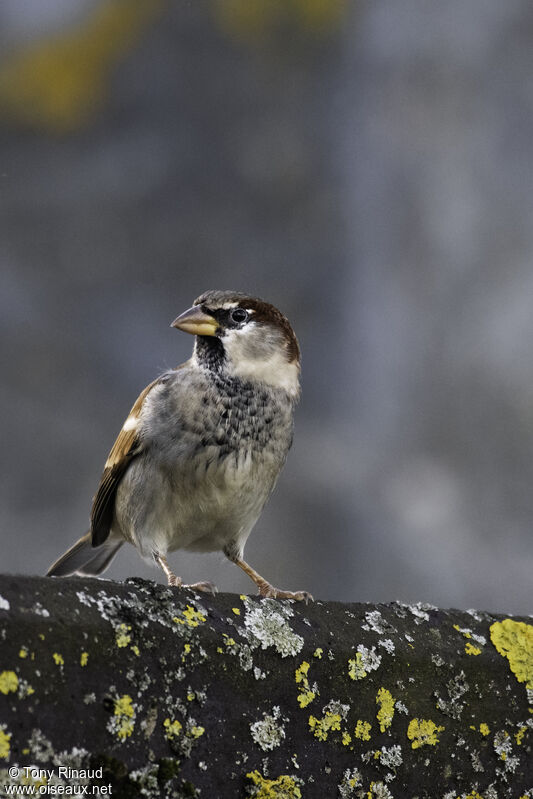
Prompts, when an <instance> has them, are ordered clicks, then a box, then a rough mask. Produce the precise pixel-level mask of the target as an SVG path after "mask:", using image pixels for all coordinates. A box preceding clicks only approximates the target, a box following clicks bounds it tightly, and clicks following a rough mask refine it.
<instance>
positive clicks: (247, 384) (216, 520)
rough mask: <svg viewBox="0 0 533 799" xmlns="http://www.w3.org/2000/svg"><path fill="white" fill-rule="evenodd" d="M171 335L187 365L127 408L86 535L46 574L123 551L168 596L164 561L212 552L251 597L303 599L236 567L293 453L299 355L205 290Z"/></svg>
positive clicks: (277, 332)
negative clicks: (134, 556) (129, 549)
mask: <svg viewBox="0 0 533 799" xmlns="http://www.w3.org/2000/svg"><path fill="white" fill-rule="evenodd" d="M171 326H172V327H175V328H178V329H179V330H184V331H186V332H187V333H192V334H193V335H195V336H196V339H195V344H194V349H193V354H192V357H191V358H190V360H188V361H187V362H186V363H184V364H182V365H181V366H178V367H177V368H176V369H172V370H171V371H168V372H165V373H164V374H163V375H162V376H161V377H159V378H158V379H157V380H154V382H153V383H151V384H150V385H149V386H147V387H146V388H145V389H144V391H143V392H142V393H141V395H140V396H139V398H138V399H137V401H136V403H135V404H134V406H133V408H132V409H131V411H130V414H129V416H128V418H127V419H126V421H125V423H124V426H123V427H122V430H121V431H120V433H119V436H118V438H117V440H116V441H115V444H114V446H113V449H112V450H111V452H110V453H109V457H108V459H107V462H106V464H105V468H104V472H103V475H102V479H101V482H100V486H99V488H98V491H97V493H96V496H95V498H94V501H93V506H92V512H91V529H90V531H89V532H88V533H87V534H86V535H84V536H83V537H82V538H80V540H79V541H78V542H77V543H75V544H74V545H73V546H72V547H71V548H70V549H69V550H68V551H67V552H66V553H65V554H64V555H62V556H61V557H60V558H59V559H58V560H57V561H56V562H55V563H54V564H53V565H52V566H51V567H50V569H49V570H48V575H51V576H64V575H68V574H84V575H94V574H100V573H101V572H103V571H104V570H105V569H106V568H107V567H108V566H109V564H110V562H111V561H112V559H113V558H114V556H115V555H116V553H117V552H118V550H119V549H120V547H121V546H122V544H123V543H124V542H125V541H128V542H129V543H130V544H133V545H134V546H135V547H136V548H137V549H138V550H139V552H140V554H141V555H142V556H143V557H144V558H147V559H153V560H154V561H155V562H156V563H157V564H158V565H159V566H160V567H161V568H162V570H163V571H164V573H165V574H166V576H167V580H168V584H169V585H174V586H182V585H183V582H182V580H181V578H180V577H177V576H176V575H175V574H174V573H173V572H172V570H171V568H170V566H169V564H168V561H167V553H168V552H173V551H174V550H176V549H186V550H189V551H193V552H213V551H217V550H222V551H223V552H224V554H225V555H226V557H228V558H229V559H230V560H231V561H233V563H236V564H237V566H239V567H240V568H241V569H242V570H243V571H245V572H246V574H247V575H248V576H249V577H251V579H252V580H253V581H254V582H255V583H256V585H257V586H258V588H259V594H260V595H261V596H265V597H279V598H283V599H304V600H308V599H310V598H312V597H311V596H310V594H308V593H307V592H306V591H281V590H279V589H278V588H274V587H273V586H272V585H270V583H268V582H267V581H266V580H265V579H264V578H263V577H261V576H260V575H259V574H258V573H257V572H256V571H255V570H254V569H253V568H252V567H251V566H249V565H248V564H247V563H246V562H245V561H244V560H243V559H242V556H243V550H244V545H245V543H246V540H247V538H248V536H249V535H250V532H251V530H252V527H253V526H254V524H255V523H256V521H257V519H258V518H259V515H260V513H261V511H262V509H263V506H264V504H265V502H266V501H267V499H268V497H269V496H270V494H271V492H272V490H273V488H274V486H275V484H276V480H277V479H278V475H279V473H280V471H281V468H282V466H283V464H284V462H285V458H286V457H287V453H288V451H289V448H290V446H291V443H292V431H293V414H294V408H295V405H296V403H297V401H298V398H299V394H300V382H299V376H300V350H299V346H298V341H297V339H296V336H295V335H294V331H293V329H292V327H291V325H290V324H289V322H288V320H287V319H286V318H285V317H284V316H283V314H282V313H280V311H278V310H277V308H274V306H273V305H270V304H269V303H267V302H264V301H263V300H260V299H257V298H254V297H248V296H246V295H245V294H240V293H237V292H232V291H207V292H206V293H205V294H202V295H201V296H200V297H198V299H197V300H195V302H194V304H193V306H192V308H190V309H189V310H188V311H185V313H182V314H181V316H178V318H177V319H175V320H174V322H172V325H171ZM185 587H190V588H195V589H198V590H201V591H211V590H215V588H214V586H213V585H212V584H211V583H209V582H201V583H195V584H193V585H190V586H185Z"/></svg>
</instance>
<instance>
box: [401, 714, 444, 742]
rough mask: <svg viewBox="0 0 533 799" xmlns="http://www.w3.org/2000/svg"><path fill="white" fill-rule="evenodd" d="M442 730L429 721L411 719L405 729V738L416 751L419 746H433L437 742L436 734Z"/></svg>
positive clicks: (442, 728)
mask: <svg viewBox="0 0 533 799" xmlns="http://www.w3.org/2000/svg"><path fill="white" fill-rule="evenodd" d="M443 730H444V727H437V725H436V724H435V722H433V721H431V720H430V719H412V721H411V722H410V723H409V727H408V728H407V737H408V738H409V740H410V741H412V744H411V746H412V747H413V749H418V748H419V747H420V746H428V745H429V746H435V745H436V744H438V742H439V739H438V738H437V734H438V733H439V732H442V731H443Z"/></svg>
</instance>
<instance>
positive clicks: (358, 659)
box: [348, 652, 367, 680]
mask: <svg viewBox="0 0 533 799" xmlns="http://www.w3.org/2000/svg"><path fill="white" fill-rule="evenodd" d="M366 674H367V673H366V671H365V668H364V666H363V655H362V654H361V652H357V653H356V655H355V658H350V659H349V660H348V675H349V677H350V679H352V680H362V679H363V677H366Z"/></svg>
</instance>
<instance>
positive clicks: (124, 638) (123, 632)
mask: <svg viewBox="0 0 533 799" xmlns="http://www.w3.org/2000/svg"><path fill="white" fill-rule="evenodd" d="M130 630H131V627H130V625H129V624H119V626H118V627H117V629H116V631H115V641H116V642H117V646H118V647H125V646H128V644H129V643H130V641H131V635H130V634H129V632H130Z"/></svg>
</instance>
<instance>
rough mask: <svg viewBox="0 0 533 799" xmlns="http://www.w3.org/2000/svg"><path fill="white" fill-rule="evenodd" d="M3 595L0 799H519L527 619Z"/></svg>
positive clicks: (226, 598)
mask: <svg viewBox="0 0 533 799" xmlns="http://www.w3.org/2000/svg"><path fill="white" fill-rule="evenodd" d="M0 596H1V602H0V643H1V648H0V794H1V793H2V791H4V790H5V789H4V788H3V786H4V785H19V784H25V783H28V784H33V785H35V786H40V785H43V784H46V783H47V782H48V783H49V784H50V785H63V786H66V785H71V786H72V785H74V784H79V785H91V784H98V783H100V784H102V785H107V786H111V789H112V791H113V793H112V795H113V796H114V797H125V798H127V797H136V798H137V797H148V799H150V797H154V798H155V797H160V796H162V797H165V799H171V798H172V797H175V798H178V799H179V798H180V797H186V796H187V797H194V796H210V797H211V796H216V797H217V798H219V799H225V797H231V799H234V798H238V797H243V799H244V797H253V796H255V797H260V798H261V799H282V798H284V797H285V798H286V799H290V798H291V797H295V799H298V798H299V797H301V798H302V799H309V798H311V799H313V797H324V796H328V797H330V796H331V797H332V798H333V797H341V798H342V799H347V797H355V798H356V799H368V797H370V799H372V798H373V797H376V799H377V797H382V798H383V797H387V798H388V797H392V798H393V799H404V797H415V796H416V797H418V799H424V797H428V799H429V797H431V799H465V797H475V798H476V799H479V798H480V797H481V799H505V798H506V797H509V799H521V797H533V682H532V681H533V646H532V641H533V620H532V619H527V618H524V619H508V618H505V617H503V616H494V615H489V614H488V613H483V612H473V611H469V612H462V611H445V610H438V609H437V608H433V607H431V606H429V605H422V604H417V605H413V606H408V605H403V604H399V603H391V604H388V605H379V606H375V607H369V606H365V605H341V604H338V603H322V602H315V603H314V604H310V605H308V606H306V605H302V604H297V603H290V602H280V601H276V600H272V599H256V598H253V599H252V598H249V597H245V596H241V597H238V598H237V597H235V596H234V595H218V596H216V597H211V596H206V595H204V594H202V595H200V594H196V593H194V592H192V591H190V590H185V589H177V588H168V587H164V586H161V585H156V584H154V583H150V582H147V581H143V580H129V581H127V582H126V583H124V584H118V583H114V582H108V581H101V580H91V579H85V578H84V579H82V578H71V579H61V580H51V579H44V578H28V577H2V578H0ZM60 767H69V768H70V769H71V771H70V772H68V774H67V776H65V772H64V771H63V772H61V773H60V771H59V769H60ZM9 768H18V769H19V770H20V773H19V775H18V776H16V775H15V776H13V775H14V774H15V772H14V771H12V772H11V775H10V773H9ZM24 768H27V769H28V771H27V772H24ZM43 780H44V782H43Z"/></svg>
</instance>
